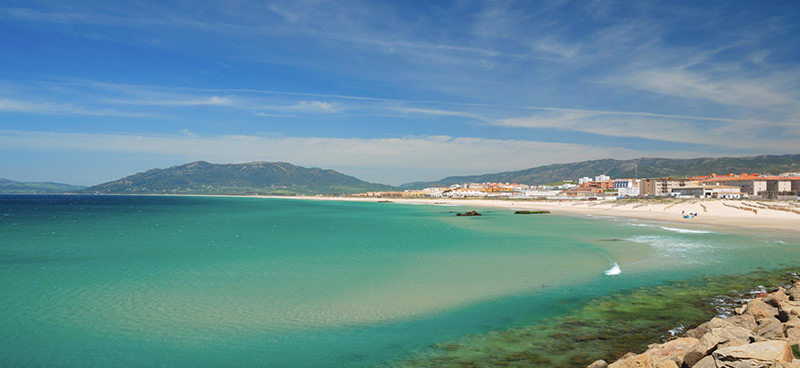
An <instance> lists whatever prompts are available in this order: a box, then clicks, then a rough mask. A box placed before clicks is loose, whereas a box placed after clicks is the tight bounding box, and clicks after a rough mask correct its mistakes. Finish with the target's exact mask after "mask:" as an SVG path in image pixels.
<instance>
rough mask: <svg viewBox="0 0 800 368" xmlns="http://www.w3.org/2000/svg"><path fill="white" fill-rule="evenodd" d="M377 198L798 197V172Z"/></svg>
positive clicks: (496, 186)
mask: <svg viewBox="0 0 800 368" xmlns="http://www.w3.org/2000/svg"><path fill="white" fill-rule="evenodd" d="M360 196H363V197H377V198H485V199H580V200H587V199H588V200H616V199H622V198H632V197H648V198H650V197H674V198H718V199H745V198H749V199H777V200H798V199H800V173H796V172H788V173H781V174H779V175H762V174H749V173H740V174H733V173H730V174H725V175H717V174H713V173H712V174H709V175H704V176H695V177H686V178H627V179H625V178H619V179H615V178H611V177H609V176H607V175H598V176H595V177H581V178H578V179H575V180H564V181H562V182H557V183H551V184H548V185H523V184H517V183H462V184H454V185H450V186H447V187H444V186H441V187H429V188H424V189H419V190H404V191H382V192H367V193H363V194H361V195H360Z"/></svg>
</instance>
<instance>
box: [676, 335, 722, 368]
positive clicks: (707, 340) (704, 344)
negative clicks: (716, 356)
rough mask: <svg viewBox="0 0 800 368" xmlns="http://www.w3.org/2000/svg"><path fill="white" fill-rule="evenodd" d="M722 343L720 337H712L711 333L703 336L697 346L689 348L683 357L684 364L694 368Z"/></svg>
mask: <svg viewBox="0 0 800 368" xmlns="http://www.w3.org/2000/svg"><path fill="white" fill-rule="evenodd" d="M721 342H722V341H720V340H719V337H717V336H714V335H712V334H711V333H710V332H709V333H707V334H705V335H703V337H701V338H700V340H699V341H698V342H697V344H695V345H694V346H692V347H691V348H689V350H688V351H686V354H684V355H683V363H684V364H686V366H688V367H693V366H694V365H695V364H697V363H698V362H699V361H700V360H701V359H703V358H705V357H706V356H707V355H708V354H710V353H711V352H712V351H714V349H716V348H717V345H719V344H720V343H721Z"/></svg>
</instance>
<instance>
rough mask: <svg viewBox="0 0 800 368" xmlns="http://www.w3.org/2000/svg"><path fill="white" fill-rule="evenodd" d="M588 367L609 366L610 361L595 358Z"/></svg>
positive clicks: (606, 367) (600, 367)
mask: <svg viewBox="0 0 800 368" xmlns="http://www.w3.org/2000/svg"><path fill="white" fill-rule="evenodd" d="M586 368H608V363H606V361H605V360H603V359H600V360H595V361H594V363H592V364H589V366H588V367H586Z"/></svg>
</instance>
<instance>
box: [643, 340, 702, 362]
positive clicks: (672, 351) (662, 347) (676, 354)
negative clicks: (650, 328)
mask: <svg viewBox="0 0 800 368" xmlns="http://www.w3.org/2000/svg"><path fill="white" fill-rule="evenodd" d="M698 342H700V340H699V339H696V338H694V337H681V338H678V339H675V340H670V341H667V342H665V343H663V344H654V345H650V347H649V349H647V351H645V352H644V353H645V354H647V355H649V356H650V361H651V362H652V363H653V365H655V366H656V367H658V366H659V364H660V363H661V362H663V361H665V360H670V361H673V362H675V363H676V364H677V365H678V366H680V365H682V364H683V356H684V355H686V352H688V351H689V349H691V348H692V347H693V346H695V345H697V343H698Z"/></svg>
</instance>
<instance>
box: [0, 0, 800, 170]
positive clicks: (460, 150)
mask: <svg viewBox="0 0 800 368" xmlns="http://www.w3.org/2000/svg"><path fill="white" fill-rule="evenodd" d="M196 3H199V4H200V5H198V4H196ZM798 34H800V3H798V2H796V1H764V2H753V1H724V2H722V1H685V2H681V1H663V2H658V1H652V2H651V1H627V2H616V1H574V2H573V1H521V2H513V1H501V2H494V1H487V2H481V1H452V2H450V1H441V2H430V1H396V2H359V1H336V2H333V1H331V2H327V1H304V0H297V1H285V2H281V1H277V2H269V1H258V2H249V1H220V2H172V1H157V2H149V1H138V2H135V3H133V2H131V3H130V4H125V3H124V2H115V1H110V2H88V1H64V2H61V1H55V2H54V1H42V2H38V1H14V0H11V1H4V2H3V3H2V5H0V154H2V159H0V177H5V178H9V179H14V180H20V181H57V182H66V183H71V184H82V185H91V184H97V183H101V182H105V181H110V180H115V179H118V178H120V177H122V176H125V175H129V174H132V173H135V172H139V171H144V170H147V169H150V168H155V167H168V166H172V165H177V164H182V163H186V162H191V161H196V160H206V161H210V162H215V163H234V162H248V161H258V160H264V161H285V162H290V163H293V164H296V165H301V166H307V167H312V166H313V167H323V168H331V169H336V170H339V171H341V172H344V173H346V174H349V175H354V176H356V177H358V178H361V179H364V180H368V181H373V182H381V183H387V184H401V183H405V182H410V181H417V180H435V179H439V178H442V177H444V176H448V175H466V174H482V173H491V172H500V171H507V170H519V169H525V168H529V167H534V166H539V165H546V164H551V163H566V162H575V161H582V160H590V159H600V158H616V159H629V158H635V157H643V156H644V157H672V158H689V157H706V156H747V155H758V154H784V153H800V64H798V61H799V60H800V41H798V37H797V35H798Z"/></svg>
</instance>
